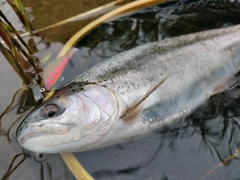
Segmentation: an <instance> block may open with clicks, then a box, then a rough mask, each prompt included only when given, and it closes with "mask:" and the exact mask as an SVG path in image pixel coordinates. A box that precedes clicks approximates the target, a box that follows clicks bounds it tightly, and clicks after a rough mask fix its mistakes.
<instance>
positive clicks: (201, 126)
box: [0, 0, 240, 180]
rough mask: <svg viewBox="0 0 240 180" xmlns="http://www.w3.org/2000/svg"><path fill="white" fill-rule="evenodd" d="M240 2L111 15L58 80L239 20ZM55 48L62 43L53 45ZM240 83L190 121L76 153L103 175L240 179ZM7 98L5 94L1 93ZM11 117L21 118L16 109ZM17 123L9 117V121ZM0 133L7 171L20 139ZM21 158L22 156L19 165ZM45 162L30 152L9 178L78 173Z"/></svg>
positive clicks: (187, 3) (166, 6)
mask: <svg viewBox="0 0 240 180" xmlns="http://www.w3.org/2000/svg"><path fill="white" fill-rule="evenodd" d="M239 5H240V4H239V3H237V2H230V1H210V0H209V1H190V0H189V1H183V2H180V3H178V2H171V3H165V4H163V5H159V6H156V7H153V8H147V9H145V10H142V11H140V12H138V13H136V14H134V15H131V16H129V17H125V18H121V19H119V20H116V21H114V22H109V23H106V24H104V25H103V26H101V27H99V28H98V29H96V30H95V31H94V32H93V33H91V35H89V36H87V37H85V38H84V39H83V40H82V41H81V42H79V44H78V45H77V47H78V48H79V50H78V52H77V53H76V55H74V57H73V59H72V60H71V63H69V65H68V66H67V68H66V70H65V71H64V74H63V77H64V81H61V82H60V83H58V86H59V87H60V86H62V85H63V83H66V82H68V81H70V80H71V79H73V78H74V77H75V76H76V75H78V74H79V73H80V72H83V71H84V70H86V69H87V68H89V67H91V66H93V65H95V64H96V63H98V62H101V61H103V60H104V59H106V58H108V57H110V56H112V55H115V54H117V53H119V52H122V51H125V50H127V49H131V48H133V47H136V46H138V45H140V44H145V43H148V42H154V41H161V40H162V39H165V38H170V37H173V36H178V35H181V34H187V33H192V32H196V31H202V30H206V29H211V28H219V27H224V26H229V25H235V24H238V23H239V21H240V19H239V17H240V16H239V14H240V12H239V10H238V9H239ZM33 13H34V9H33ZM36 18H37V17H36ZM52 46H53V45H52ZM54 48H56V46H55V47H50V49H47V50H46V51H48V52H49V51H51V49H54ZM1 59H2V58H1ZM0 68H1V67H0ZM70 71H71V74H69V72H70ZM0 73H1V74H2V73H3V71H0ZM1 82H3V81H1ZM12 86H13V85H12ZM1 87H2V86H1ZM4 88H5V87H2V89H1V90H4ZM15 88H16V89H17V87H15ZM239 88H240V87H239V85H238V84H236V85H234V86H233V87H231V88H230V89H228V90H227V91H225V92H223V93H220V94H217V95H215V96H213V97H211V98H210V99H209V101H208V102H206V103H205V104H204V105H202V107H199V109H197V110H196V111H195V112H194V113H193V114H191V115H190V116H189V117H187V118H186V120H185V121H180V122H178V123H176V124H174V125H173V126H171V127H168V128H165V129H161V130H160V131H158V132H155V133H154V135H152V136H151V137H148V138H145V139H142V140H138V141H134V142H129V143H125V144H120V145H116V146H112V147H108V148H103V149H99V150H92V151H88V152H81V153H75V155H76V156H77V157H78V159H79V160H80V162H81V163H82V164H83V166H84V167H85V168H86V169H87V170H88V172H89V173H90V174H91V175H93V177H94V178H96V179H133V180H135V179H223V180H224V179H234V178H235V179H239V178H240V172H239V166H240V161H239V160H238V157H239V156H240V154H239V153H238V148H239V143H240V136H239V133H240V129H239V125H240V124H239V118H238V117H239V115H240V111H239V103H240V102H239V96H240V89H239ZM13 92H14V91H13ZM13 92H12V94H13ZM1 99H4V94H2V93H1ZM1 105H2V102H1ZM27 105H29V103H27ZM2 111H3V109H1V112H2ZM8 117H11V119H16V114H14V113H11V114H9V115H8ZM5 119H7V118H5ZM5 122H6V121H5ZM11 123H13V121H11ZM11 123H10V121H9V122H8V124H7V125H6V127H10V124H11ZM5 130H6V129H5ZM12 131H13V132H14V129H13V130H12ZM0 139H1V149H0V153H1V155H3V156H2V160H1V164H0V165H1V167H3V168H0V177H2V176H3V175H4V174H5V173H6V172H7V170H8V165H10V164H11V161H12V159H13V157H14V156H16V154H19V153H21V152H22V151H21V149H20V148H19V147H18V145H17V144H15V143H14V144H8V142H7V139H6V131H0ZM9 150H11V151H9ZM21 158H23V156H22V157H19V158H18V159H17V160H16V162H15V165H16V164H17V163H18V162H19V161H20V160H21ZM44 158H45V157H44ZM44 158H43V159H44ZM3 162H4V163H3ZM42 164H43V166H41V163H37V162H35V160H34V159H33V158H27V159H26V160H25V161H24V162H23V163H22V164H21V165H20V166H19V167H18V168H17V169H16V171H14V173H13V174H12V175H11V176H10V179H16V178H17V179H26V175H27V176H28V177H31V179H34V178H35V179H41V178H42V177H43V176H44V179H71V178H73V177H72V175H71V174H70V173H69V171H68V170H67V168H66V167H65V165H64V163H63V161H62V160H61V158H60V157H59V156H57V155H54V156H50V157H49V158H47V160H46V161H44V162H43V163H42ZM22 172H24V174H22ZM20 174H21V175H20ZM19 175H20V176H19Z"/></svg>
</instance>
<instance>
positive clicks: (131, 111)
mask: <svg viewBox="0 0 240 180" xmlns="http://www.w3.org/2000/svg"><path fill="white" fill-rule="evenodd" d="M168 76H169V75H167V76H166V77H165V78H164V79H163V80H162V81H161V82H159V83H158V84H156V85H155V86H153V87H152V88H150V89H149V90H148V92H146V94H145V95H144V96H142V97H141V98H140V99H139V100H137V101H136V102H135V103H134V104H133V105H132V106H131V107H129V108H128V109H127V110H126V112H125V113H124V114H123V115H122V116H121V118H122V119H123V120H124V121H130V120H131V119H133V118H134V117H136V116H137V115H138V114H139V113H140V112H141V104H142V102H143V101H144V100H145V99H147V98H148V97H149V96H150V95H151V94H152V93H153V92H154V91H155V90H156V89H157V88H158V87H159V86H161V85H162V84H163V83H164V81H165V80H166V79H167V77H168Z"/></svg>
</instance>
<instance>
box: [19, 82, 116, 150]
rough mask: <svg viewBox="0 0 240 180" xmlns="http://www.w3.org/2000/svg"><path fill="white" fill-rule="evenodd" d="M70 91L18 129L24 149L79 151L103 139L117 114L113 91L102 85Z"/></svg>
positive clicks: (31, 115) (42, 107)
mask: <svg viewBox="0 0 240 180" xmlns="http://www.w3.org/2000/svg"><path fill="white" fill-rule="evenodd" d="M73 88H74V87H73ZM71 92H74V93H72V94H65V95H61V96H59V97H56V98H51V99H50V100H48V101H47V102H46V103H44V104H43V105H42V106H40V107H39V108H37V109H36V110H34V111H33V112H31V113H30V114H29V115H28V116H27V117H26V118H25V120H24V121H23V122H22V124H21V125H20V126H19V127H18V130H17V139H18V142H19V143H20V145H21V146H22V147H23V148H25V149H28V150H30V151H33V152H36V153H61V152H76V151H83V150H85V149H89V148H90V147H91V146H94V145H95V144H97V143H99V142H100V139H101V138H103V137H104V135H105V134H106V133H107V132H108V130H109V129H110V127H111V124H112V123H113V122H114V121H115V119H116V115H117V114H118V108H117V107H118V106H117V100H116V97H115V95H114V93H112V92H111V91H110V90H109V89H107V88H105V87H103V86H99V85H90V86H85V87H84V88H82V90H81V91H79V92H75V90H74V91H73V90H72V91H71Z"/></svg>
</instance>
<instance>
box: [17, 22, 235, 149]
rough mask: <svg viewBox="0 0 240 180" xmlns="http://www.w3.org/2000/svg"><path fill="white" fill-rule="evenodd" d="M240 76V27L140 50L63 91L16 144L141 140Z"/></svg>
mask: <svg viewBox="0 0 240 180" xmlns="http://www.w3.org/2000/svg"><path fill="white" fill-rule="evenodd" d="M239 70H240V26H234V27H228V28H222V29H217V30H211V31H204V32H200V33H195V34H190V35H184V36H180V37H176V38H172V39H167V40H164V41H162V42H155V43H149V44H146V45H142V46H139V47H136V48H134V49H132V50H129V51H125V52H123V53H120V54H118V55H116V56H113V57H112V58H110V59H108V60H106V61H104V62H101V63H99V64H97V65H95V66H94V67H92V68H90V69H88V70H87V71H85V72H84V73H82V74H81V75H80V76H78V77H77V78H76V79H74V80H73V81H72V82H71V83H70V84H68V85H67V86H65V87H63V88H62V89H59V90H58V91H57V92H56V93H55V94H54V95H53V96H52V98H51V99H49V100H48V101H46V102H45V103H44V104H42V105H41V106H40V107H38V108H37V109H35V110H34V111H33V112H31V113H30V114H29V115H28V116H27V117H26V119H25V120H24V121H23V122H22V124H21V125H20V126H19V127H18V130H17V133H16V134H17V139H18V141H19V143H20V145H21V146H22V147H24V148H26V149H28V150H31V151H33V152H37V153H61V152H77V151H86V150H91V149H97V148H101V147H106V146H110V145H113V144H117V143H123V142H126V141H129V140H134V139H138V138H140V137H143V136H145V135H148V134H149V133H151V132H153V131H155V130H158V129H161V127H163V126H167V125H170V124H173V123H174V122H177V121H179V120H180V119H182V118H184V117H186V116H187V115H189V114H190V113H191V112H192V111H193V110H195V109H196V108H197V107H199V106H200V105H201V104H202V103H204V102H205V101H206V100H207V99H208V98H209V97H210V96H211V95H212V94H214V93H217V92H219V87H223V83H224V82H225V81H226V79H228V80H230V79H234V76H235V74H237V73H238V71H239ZM216 90H217V91H216ZM220 91H221V90H220Z"/></svg>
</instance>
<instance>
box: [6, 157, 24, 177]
mask: <svg viewBox="0 0 240 180" xmlns="http://www.w3.org/2000/svg"><path fill="white" fill-rule="evenodd" d="M20 155H25V154H24V153H20V154H17V155H16V156H14V158H13V160H12V162H11V164H10V165H9V168H8V170H7V172H6V173H5V175H3V177H2V180H7V179H8V178H9V176H10V175H11V174H12V173H13V172H14V171H15V170H16V169H17V168H18V167H19V166H20V165H21V164H22V163H23V162H24V161H25V159H26V156H24V157H23V159H22V160H21V161H20V162H19V163H18V164H17V165H16V166H15V167H14V168H13V169H12V167H13V164H14V162H15V161H16V160H17V158H18V157H19V156H20Z"/></svg>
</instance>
